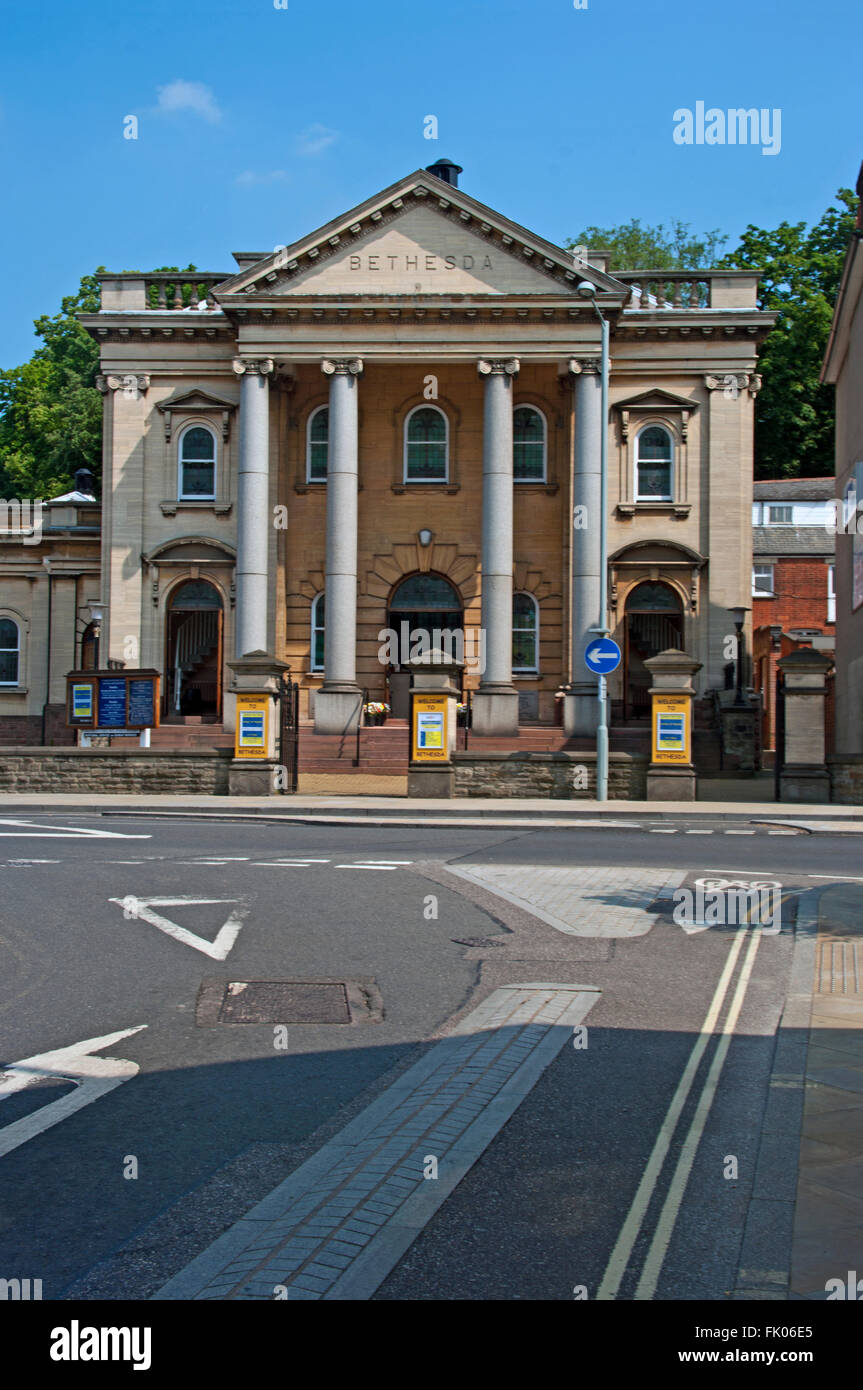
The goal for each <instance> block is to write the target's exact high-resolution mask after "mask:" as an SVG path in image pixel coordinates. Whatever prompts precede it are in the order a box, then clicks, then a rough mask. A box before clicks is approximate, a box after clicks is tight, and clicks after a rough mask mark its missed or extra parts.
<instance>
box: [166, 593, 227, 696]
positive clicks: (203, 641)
mask: <svg viewBox="0 0 863 1390" xmlns="http://www.w3.org/2000/svg"><path fill="white" fill-rule="evenodd" d="M166 638H167V651H166V660H165V673H166V680H165V713H166V715H168V716H171V715H173V716H175V717H177V716H182V715H187V714H193V715H203V716H205V717H209V718H210V719H213V720H218V719H220V718H221V714H222V599H221V595H220V594H219V591H218V589H217V588H216V587H215V585H213V584H210V583H208V581H207V580H206V579H188V580H186V582H185V583H182V584H179V585H178V586H177V588H176V589H174V591H173V593H172V594H171V596H170V600H169V603H168V614H167V621H166Z"/></svg>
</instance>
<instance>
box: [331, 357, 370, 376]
mask: <svg viewBox="0 0 863 1390" xmlns="http://www.w3.org/2000/svg"><path fill="white" fill-rule="evenodd" d="M362 370H363V359H362V358H361V357H323V358H321V371H322V372H323V374H324V376H360V375H361V374H362Z"/></svg>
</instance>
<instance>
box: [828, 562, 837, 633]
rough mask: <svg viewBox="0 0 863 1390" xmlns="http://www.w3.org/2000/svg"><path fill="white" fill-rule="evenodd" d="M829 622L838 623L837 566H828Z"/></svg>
mask: <svg viewBox="0 0 863 1390" xmlns="http://www.w3.org/2000/svg"><path fill="white" fill-rule="evenodd" d="M827 621H828V623H835V621H836V566H835V565H828V566H827Z"/></svg>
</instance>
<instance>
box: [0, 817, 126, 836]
mask: <svg viewBox="0 0 863 1390" xmlns="http://www.w3.org/2000/svg"><path fill="white" fill-rule="evenodd" d="M0 825H17V826H19V827H20V826H24V827H25V829H24V832H23V833H22V831H21V830H20V829H19V830H0V837H2V838H3V839H4V840H16V839H22V840H23V839H28V840H76V839H79V838H80V837H82V836H84V837H86V838H91V839H92V838H95V839H98V840H152V838H153V837H152V835H124V834H122V833H121V832H120V831H119V830H85V829H83V828H82V827H80V826H78V827H76V826H74V825H57V826H54V828H53V829H49V830H43V829H42V827H41V825H34V824H33V822H32V821H26V820H5V819H3V820H0Z"/></svg>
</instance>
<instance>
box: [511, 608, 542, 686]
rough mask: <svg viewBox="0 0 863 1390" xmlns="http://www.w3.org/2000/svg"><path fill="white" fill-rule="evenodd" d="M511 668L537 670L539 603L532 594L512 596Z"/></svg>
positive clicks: (526, 670)
mask: <svg viewBox="0 0 863 1390" xmlns="http://www.w3.org/2000/svg"><path fill="white" fill-rule="evenodd" d="M512 669H513V671H521V672H526V673H527V672H537V671H538V670H539V604H538V603H537V601H536V599H535V598H534V596H533V594H513V596H512Z"/></svg>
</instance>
